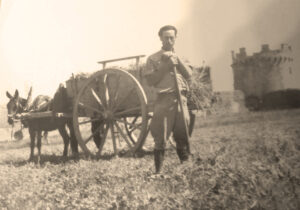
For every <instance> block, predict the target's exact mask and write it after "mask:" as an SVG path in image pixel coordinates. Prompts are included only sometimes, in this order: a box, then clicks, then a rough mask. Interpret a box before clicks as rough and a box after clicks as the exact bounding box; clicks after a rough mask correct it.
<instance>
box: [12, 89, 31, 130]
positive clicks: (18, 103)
mask: <svg viewBox="0 0 300 210" xmlns="http://www.w3.org/2000/svg"><path fill="white" fill-rule="evenodd" d="M31 92H32V89H30V91H29V94H28V98H27V99H24V98H21V97H20V96H19V91H18V90H16V91H15V94H14V96H12V95H11V94H10V93H9V92H8V91H6V96H7V97H8V98H9V102H8V103H7V105H6V107H7V118H8V119H7V121H8V123H9V124H10V125H12V124H13V123H14V117H15V116H16V114H20V113H22V112H24V111H26V109H27V107H28V103H29V102H30V99H31Z"/></svg>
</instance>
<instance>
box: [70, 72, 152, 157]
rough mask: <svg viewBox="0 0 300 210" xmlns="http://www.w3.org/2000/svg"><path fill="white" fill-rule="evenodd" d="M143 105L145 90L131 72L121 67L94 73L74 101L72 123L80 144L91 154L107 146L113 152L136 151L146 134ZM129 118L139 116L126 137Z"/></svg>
mask: <svg viewBox="0 0 300 210" xmlns="http://www.w3.org/2000/svg"><path fill="white" fill-rule="evenodd" d="M146 105H147V98H146V95H145V93H144V90H143V88H142V86H141V85H140V83H139V82H138V81H137V79H136V78H135V77H134V76H133V75H131V74H130V73H128V72H126V71H124V70H120V69H104V70H101V71H98V72H96V73H95V74H93V75H92V76H91V77H90V78H89V79H88V80H87V81H86V83H85V84H84V85H83V86H82V87H81V89H80V91H79V93H78V95H77V96H76V99H75V102H74V107H73V125H74V131H75V135H76V138H77V141H78V143H79V146H80V147H81V149H82V150H83V151H84V152H85V153H86V154H87V155H92V156H93V155H100V154H101V151H102V150H105V151H106V150H109V148H110V146H111V147H112V148H113V153H114V155H117V154H119V153H121V152H123V153H125V152H126V153H127V152H130V153H135V152H136V151H137V150H138V149H140V148H141V147H142V146H143V144H144V142H145V139H146V136H147V128H148V119H147V106H146ZM130 118H132V119H134V118H139V124H138V125H137V126H136V128H135V129H134V130H135V131H132V132H131V135H130V136H128V132H126V129H125V128H126V127H128V126H132V127H133V126H134V125H135V123H130V122H128V121H126V119H130ZM91 139H93V140H94V142H93V141H91ZM106 139H108V140H112V141H106ZM108 153H109V151H108Z"/></svg>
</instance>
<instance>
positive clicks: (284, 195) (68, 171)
mask: <svg viewBox="0 0 300 210" xmlns="http://www.w3.org/2000/svg"><path fill="white" fill-rule="evenodd" d="M49 136H50V137H49V144H45V143H44V144H43V146H42V154H43V156H42V164H41V166H38V165H36V164H34V163H28V162H27V159H28V157H29V145H28V144H29V140H28V139H24V140H22V141H19V142H3V143H0V207H1V209H300V203H299V200H300V197H299V196H300V152H299V150H300V140H299V139H300V110H283V111H272V112H256V113H244V114H240V115H237V114H236V115H230V116H229V115H228V116H219V117H217V116H210V117H208V118H207V119H205V120H204V119H202V118H198V119H197V123H196V128H195V130H194V133H193V136H192V139H191V148H192V152H193V154H194V156H193V159H192V160H191V161H189V162H187V163H185V164H180V163H179V160H178V158H177V155H176V151H175V149H174V148H173V147H172V146H170V145H168V148H167V151H166V156H165V162H164V167H163V175H162V176H158V177H153V171H154V167H153V154H152V153H151V152H148V153H145V154H144V155H143V156H141V157H138V158H133V157H110V156H108V155H106V156H104V157H103V158H100V159H86V158H84V157H83V156H81V157H80V158H79V159H76V160H75V159H73V158H71V157H70V158H65V159H64V158H62V157H61V155H62V150H63V145H62V140H61V138H60V137H59V136H58V135H52V136H51V134H49ZM147 141H152V139H151V138H149V139H148V140H147Z"/></svg>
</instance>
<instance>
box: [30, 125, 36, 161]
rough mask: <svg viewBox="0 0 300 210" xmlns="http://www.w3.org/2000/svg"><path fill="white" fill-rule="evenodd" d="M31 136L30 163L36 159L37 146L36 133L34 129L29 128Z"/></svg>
mask: <svg viewBox="0 0 300 210" xmlns="http://www.w3.org/2000/svg"><path fill="white" fill-rule="evenodd" d="M28 130H29V135H30V156H29V161H32V160H33V157H34V146H35V136H36V132H35V130H34V129H33V128H30V127H29V129H28Z"/></svg>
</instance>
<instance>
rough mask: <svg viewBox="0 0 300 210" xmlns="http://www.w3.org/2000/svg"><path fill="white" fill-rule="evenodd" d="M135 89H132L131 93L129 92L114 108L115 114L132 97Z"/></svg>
mask: <svg viewBox="0 0 300 210" xmlns="http://www.w3.org/2000/svg"><path fill="white" fill-rule="evenodd" d="M134 90H135V89H134V88H132V89H131V90H130V91H128V93H127V94H126V95H125V96H124V97H122V100H121V101H120V102H119V103H118V104H116V105H115V106H114V108H113V111H114V112H115V111H116V110H118V108H119V107H120V105H122V104H123V103H124V102H125V101H126V100H127V99H128V97H129V96H130V95H131V93H132V92H133V91H134Z"/></svg>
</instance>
